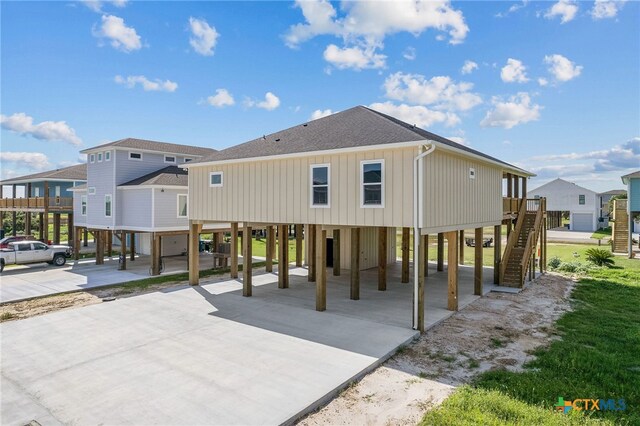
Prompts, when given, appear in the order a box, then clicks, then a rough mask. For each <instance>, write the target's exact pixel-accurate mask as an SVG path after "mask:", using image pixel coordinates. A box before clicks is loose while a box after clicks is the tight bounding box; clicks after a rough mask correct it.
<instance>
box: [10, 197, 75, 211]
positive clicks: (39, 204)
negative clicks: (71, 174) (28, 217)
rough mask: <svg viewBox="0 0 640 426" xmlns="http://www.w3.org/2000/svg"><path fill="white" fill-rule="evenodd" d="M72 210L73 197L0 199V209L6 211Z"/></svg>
mask: <svg viewBox="0 0 640 426" xmlns="http://www.w3.org/2000/svg"><path fill="white" fill-rule="evenodd" d="M45 206H48V207H49V209H50V210H70V209H72V208H73V198H72V197H48V198H47V197H29V198H0V208H4V209H44V208H45Z"/></svg>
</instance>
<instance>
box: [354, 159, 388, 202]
mask: <svg viewBox="0 0 640 426" xmlns="http://www.w3.org/2000/svg"><path fill="white" fill-rule="evenodd" d="M360 168H361V169H360V172H361V173H360V177H361V183H362V192H361V194H360V197H361V207H372V208H375V207H384V160H367V161H362V162H360Z"/></svg>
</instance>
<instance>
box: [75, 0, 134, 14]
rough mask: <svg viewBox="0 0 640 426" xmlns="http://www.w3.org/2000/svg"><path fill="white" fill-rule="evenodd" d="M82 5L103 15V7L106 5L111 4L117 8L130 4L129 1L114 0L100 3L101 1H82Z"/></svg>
mask: <svg viewBox="0 0 640 426" xmlns="http://www.w3.org/2000/svg"><path fill="white" fill-rule="evenodd" d="M80 3H82V4H84V5H85V6H87V7H88V8H89V9H91V10H93V11H94V12H96V13H102V7H103V6H104V4H105V3H111V4H112V5H114V6H115V7H125V6H126V5H127V3H128V1H127V0H113V1H100V0H81V1H80Z"/></svg>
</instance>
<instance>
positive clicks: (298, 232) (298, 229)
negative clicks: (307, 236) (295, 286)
mask: <svg viewBox="0 0 640 426" xmlns="http://www.w3.org/2000/svg"><path fill="white" fill-rule="evenodd" d="M295 229H296V231H295V233H296V266H297V267H298V268H299V267H301V266H302V248H303V244H302V225H300V224H298V225H296V226H295Z"/></svg>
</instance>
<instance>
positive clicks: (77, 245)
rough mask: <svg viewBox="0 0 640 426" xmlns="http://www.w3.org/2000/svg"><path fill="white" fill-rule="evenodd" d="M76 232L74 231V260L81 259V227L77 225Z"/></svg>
mask: <svg viewBox="0 0 640 426" xmlns="http://www.w3.org/2000/svg"><path fill="white" fill-rule="evenodd" d="M74 228H75V232H74V233H73V237H74V238H73V260H79V259H80V237H81V234H80V229H81V228H80V227H79V226H75V227H74Z"/></svg>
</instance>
